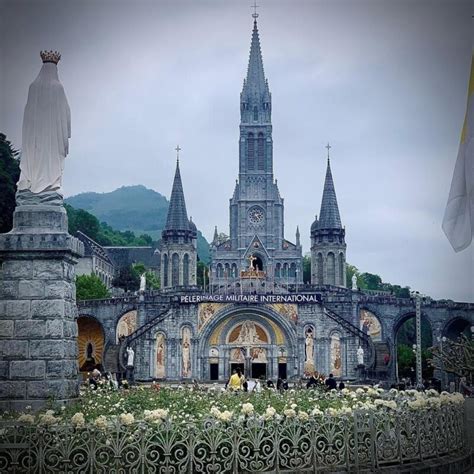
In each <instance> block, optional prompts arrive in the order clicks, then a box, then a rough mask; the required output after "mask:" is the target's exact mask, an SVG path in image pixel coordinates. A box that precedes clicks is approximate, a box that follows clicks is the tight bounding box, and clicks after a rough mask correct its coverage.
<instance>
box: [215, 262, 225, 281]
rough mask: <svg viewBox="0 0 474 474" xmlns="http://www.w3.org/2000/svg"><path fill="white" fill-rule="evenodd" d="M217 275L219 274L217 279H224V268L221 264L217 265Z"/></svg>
mask: <svg viewBox="0 0 474 474" xmlns="http://www.w3.org/2000/svg"><path fill="white" fill-rule="evenodd" d="M216 274H217V278H222V276H223V274H224V269H223V268H222V264H220V263H218V264H217V267H216Z"/></svg>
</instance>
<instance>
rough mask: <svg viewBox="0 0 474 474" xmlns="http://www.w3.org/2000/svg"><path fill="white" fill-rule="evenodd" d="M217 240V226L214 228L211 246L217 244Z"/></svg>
mask: <svg viewBox="0 0 474 474" xmlns="http://www.w3.org/2000/svg"><path fill="white" fill-rule="evenodd" d="M218 240H219V234H218V233H217V226H215V227H214V238H213V239H212V243H213V244H217V241H218Z"/></svg>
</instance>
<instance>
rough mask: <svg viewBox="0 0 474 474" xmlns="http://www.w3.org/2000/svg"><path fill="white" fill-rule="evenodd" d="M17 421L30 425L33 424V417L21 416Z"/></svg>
mask: <svg viewBox="0 0 474 474" xmlns="http://www.w3.org/2000/svg"><path fill="white" fill-rule="evenodd" d="M18 421H20V422H23V423H29V424H31V425H32V424H33V423H34V422H35V417H34V416H33V415H28V414H23V415H20V417H19V418H18Z"/></svg>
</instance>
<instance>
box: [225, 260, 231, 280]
mask: <svg viewBox="0 0 474 474" xmlns="http://www.w3.org/2000/svg"><path fill="white" fill-rule="evenodd" d="M224 277H225V278H229V277H230V265H229V264H228V263H226V264H225V265H224Z"/></svg>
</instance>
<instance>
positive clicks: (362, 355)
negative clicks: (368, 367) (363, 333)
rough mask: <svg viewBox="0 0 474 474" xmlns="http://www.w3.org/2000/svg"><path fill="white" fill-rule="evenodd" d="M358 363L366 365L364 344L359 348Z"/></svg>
mask: <svg viewBox="0 0 474 474" xmlns="http://www.w3.org/2000/svg"><path fill="white" fill-rule="evenodd" d="M357 364H358V365H364V349H362V346H359V348H358V349H357Z"/></svg>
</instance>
